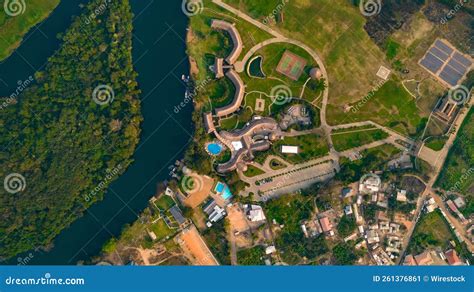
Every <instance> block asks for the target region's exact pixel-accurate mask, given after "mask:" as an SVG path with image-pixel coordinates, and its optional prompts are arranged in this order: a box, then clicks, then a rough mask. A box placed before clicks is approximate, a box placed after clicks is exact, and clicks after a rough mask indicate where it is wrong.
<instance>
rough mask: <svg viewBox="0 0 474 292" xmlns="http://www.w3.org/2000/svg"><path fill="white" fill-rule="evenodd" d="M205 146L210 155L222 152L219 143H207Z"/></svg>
mask: <svg viewBox="0 0 474 292" xmlns="http://www.w3.org/2000/svg"><path fill="white" fill-rule="evenodd" d="M206 148H207V151H208V152H209V153H210V154H212V155H219V154H220V153H221V152H222V145H221V144H219V143H209V144H207V146H206Z"/></svg>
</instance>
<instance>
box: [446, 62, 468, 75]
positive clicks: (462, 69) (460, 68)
mask: <svg viewBox="0 0 474 292" xmlns="http://www.w3.org/2000/svg"><path fill="white" fill-rule="evenodd" d="M448 65H449V66H451V67H453V68H454V70H456V71H458V72H459V73H461V75H464V73H466V71H467V68H466V67H464V66H463V65H462V64H460V63H458V62H456V60H454V59H451V60H450V61H449V63H448Z"/></svg>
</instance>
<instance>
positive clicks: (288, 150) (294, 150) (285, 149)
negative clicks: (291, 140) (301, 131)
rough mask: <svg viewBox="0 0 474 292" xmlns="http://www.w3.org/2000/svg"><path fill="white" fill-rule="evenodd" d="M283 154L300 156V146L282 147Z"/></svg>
mask: <svg viewBox="0 0 474 292" xmlns="http://www.w3.org/2000/svg"><path fill="white" fill-rule="evenodd" d="M281 153H289V154H298V146H286V145H283V146H281Z"/></svg>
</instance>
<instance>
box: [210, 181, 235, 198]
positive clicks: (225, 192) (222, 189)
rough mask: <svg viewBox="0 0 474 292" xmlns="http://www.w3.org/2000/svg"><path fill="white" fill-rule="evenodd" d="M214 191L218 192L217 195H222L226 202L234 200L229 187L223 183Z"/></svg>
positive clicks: (219, 183)
mask: <svg viewBox="0 0 474 292" xmlns="http://www.w3.org/2000/svg"><path fill="white" fill-rule="evenodd" d="M214 190H215V191H216V193H218V194H220V195H221V197H222V198H223V199H224V200H228V199H230V198H232V193H231V192H230V189H229V187H228V186H227V185H225V184H223V183H221V182H218V183H217V185H216V188H215V189H214Z"/></svg>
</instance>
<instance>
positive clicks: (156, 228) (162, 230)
mask: <svg viewBox="0 0 474 292" xmlns="http://www.w3.org/2000/svg"><path fill="white" fill-rule="evenodd" d="M150 230H151V231H153V233H155V235H156V240H158V241H159V240H162V239H164V238H166V237H167V236H170V235H171V234H173V230H171V229H170V228H169V227H168V225H166V223H165V221H164V220H163V219H160V220H158V221H157V222H156V223H154V224H153V225H151V226H150Z"/></svg>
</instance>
